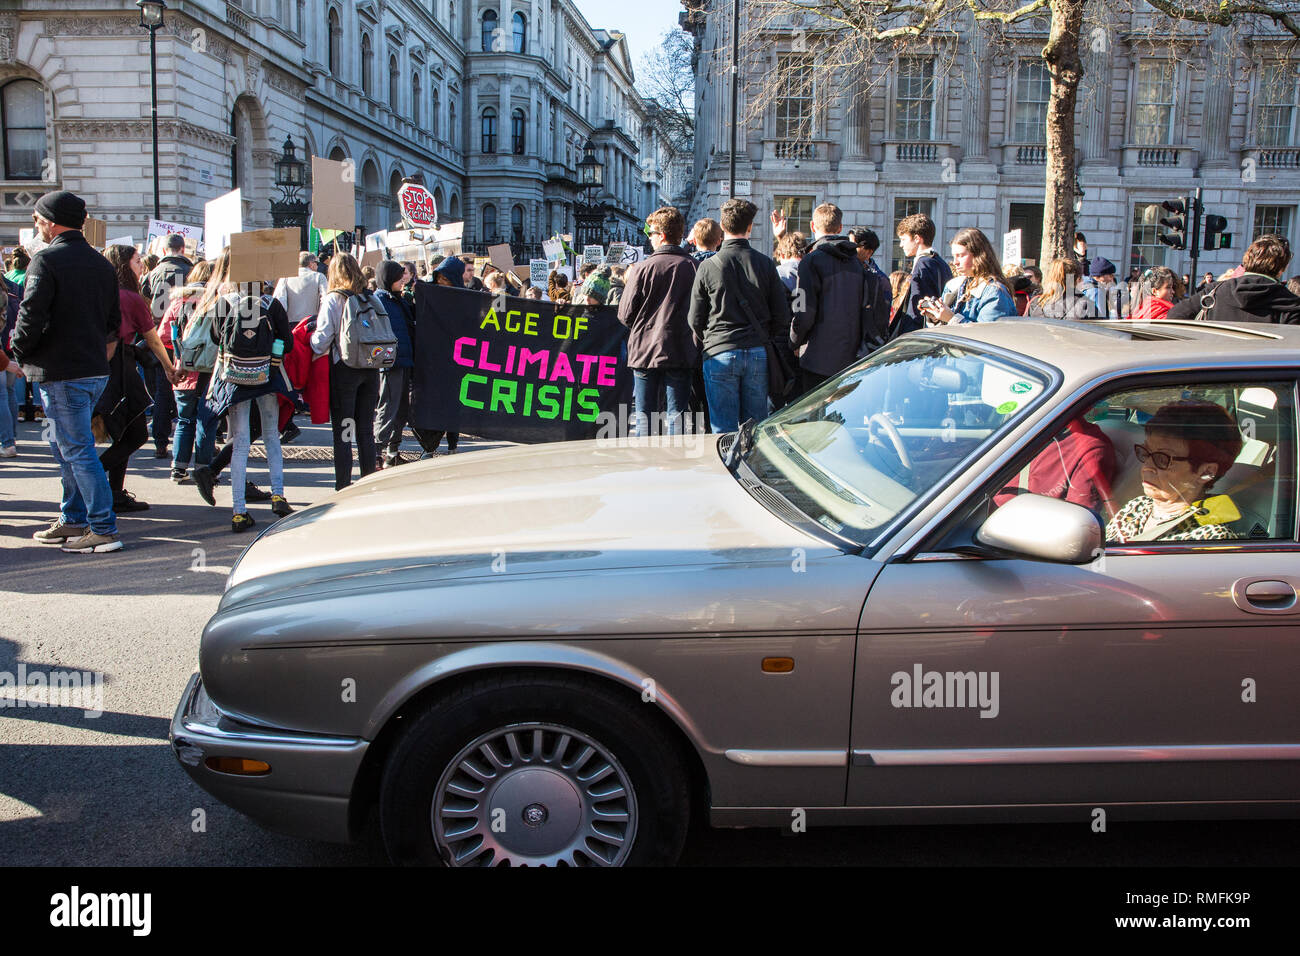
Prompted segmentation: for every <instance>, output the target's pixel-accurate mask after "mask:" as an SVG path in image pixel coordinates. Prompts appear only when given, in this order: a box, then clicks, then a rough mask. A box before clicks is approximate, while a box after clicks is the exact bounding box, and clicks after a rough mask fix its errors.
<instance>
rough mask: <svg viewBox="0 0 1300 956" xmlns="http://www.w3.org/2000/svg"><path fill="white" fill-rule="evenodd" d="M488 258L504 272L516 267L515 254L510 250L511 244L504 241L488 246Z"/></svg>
mask: <svg viewBox="0 0 1300 956" xmlns="http://www.w3.org/2000/svg"><path fill="white" fill-rule="evenodd" d="M488 259H490V260H491V262H492V264H493V265H494V266H496V267H497V268H498V269H500V270H501V271H502V272H509V271H510V270H511V269H513V268H514V267H515V255H514V253H513V252H511V251H510V246H509V245H507V244H506V243H504V242H503V243H500V244H498V245H495V246H488Z"/></svg>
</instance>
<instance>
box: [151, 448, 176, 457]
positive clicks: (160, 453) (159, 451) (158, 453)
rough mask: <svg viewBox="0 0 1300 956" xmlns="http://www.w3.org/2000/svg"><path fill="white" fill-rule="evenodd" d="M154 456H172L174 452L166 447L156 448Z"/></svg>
mask: <svg viewBox="0 0 1300 956" xmlns="http://www.w3.org/2000/svg"><path fill="white" fill-rule="evenodd" d="M153 456H154V457H155V458H170V457H171V456H172V453H171V452H169V451H168V450H167V449H166V448H155V449H154V452H153Z"/></svg>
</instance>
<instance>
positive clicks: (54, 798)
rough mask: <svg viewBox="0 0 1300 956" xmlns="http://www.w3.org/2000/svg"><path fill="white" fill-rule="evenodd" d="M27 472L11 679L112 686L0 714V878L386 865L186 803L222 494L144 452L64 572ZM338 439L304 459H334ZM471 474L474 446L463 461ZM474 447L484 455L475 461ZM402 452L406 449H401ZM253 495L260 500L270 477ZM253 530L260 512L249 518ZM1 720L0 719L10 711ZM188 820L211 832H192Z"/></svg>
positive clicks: (759, 861) (1141, 840) (789, 839)
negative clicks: (73, 679)
mask: <svg viewBox="0 0 1300 956" xmlns="http://www.w3.org/2000/svg"><path fill="white" fill-rule="evenodd" d="M19 438H20V443H19V448H20V452H21V455H20V457H19V458H17V459H0V674H4V673H8V674H17V673H18V672H19V668H20V666H22V667H25V668H26V669H27V670H28V671H32V670H36V669H40V670H75V671H89V672H99V673H102V674H103V675H104V684H103V704H102V709H103V714H102V715H101V716H98V717H88V716H86V715H85V713H84V712H83V710H82V709H72V708H35V709H27V708H23V709H19V708H15V707H13V706H9V707H0V864H6V865H45V866H50V865H56V866H57V865H78V866H97V865H109V866H111V865H122V864H128V865H171V866H220V865H231V864H233V865H288V866H336V865H351V866H358V865H361V866H365V865H371V864H375V865H379V864H383V863H384V862H386V858H385V856H384V853H383V850H382V848H381V847H380V846H379V842H378V838H377V835H376V833H375V832H374V828H373V824H372V827H371V829H370V831H369V832H368V833H367V834H366V839H365V840H364V841H363V842H362V843H361V844H359V845H356V846H335V845H331V844H324V843H312V842H307V841H301V840H296V839H290V838H287V837H281V836H277V835H275V834H271V833H267V832H265V831H263V830H262V829H260V828H259V827H258V826H256V825H255V824H253V823H252V822H250V821H249V820H247V819H246V818H244V817H243V816H241V815H240V814H238V813H235V812H234V811H232V810H228V809H226V808H225V807H224V806H222V805H221V804H220V803H218V802H217V801H215V800H213V799H212V798H211V797H209V796H208V795H207V794H206V793H204V792H203V791H201V790H200V789H199V788H197V787H196V786H194V785H193V784H192V783H191V782H190V780H189V778H188V777H187V776H185V774H184V773H183V772H182V771H181V769H180V768H179V766H178V765H177V764H176V761H175V759H174V758H173V757H172V754H171V750H170V747H169V746H168V744H167V728H168V722H169V720H170V718H171V715H172V713H173V711H174V710H175V707H176V703H177V700H178V698H179V697H180V694H181V692H182V690H183V689H184V687H185V683H186V681H187V680H188V679H189V676H190V674H191V673H192V672H193V670H194V668H195V661H196V657H197V651H198V639H199V634H200V633H201V631H202V628H203V625H204V623H205V622H206V621H207V619H208V617H209V616H210V615H211V613H212V612H213V611H214V610H215V609H216V606H217V600H218V597H219V595H220V592H221V588H222V586H223V584H224V581H225V575H226V572H227V571H228V570H229V568H230V566H231V564H232V563H233V562H234V560H235V558H236V557H237V556H238V554H239V551H240V550H241V548H242V547H243V546H245V545H246V544H247V543H248V541H249V540H251V537H252V536H251V535H242V536H236V535H234V534H232V533H231V532H230V523H229V522H230V510H229V507H230V506H229V501H230V498H229V491H228V488H227V486H225V485H222V486H219V488H218V492H217V503H218V506H217V507H215V508H213V507H209V506H208V505H207V504H205V503H204V502H203V501H202V500H201V499H200V498H199V496H198V493H197V491H196V490H195V489H194V486H193V485H184V486H177V485H174V484H172V483H171V482H170V480H169V479H168V470H169V463H168V462H165V461H158V460H156V459H154V458H153V457H152V446H151V445H147V446H146V447H145V448H144V449H142V450H141V451H140V452H139V453H137V455H136V457H135V459H134V460H133V461H132V464H131V472H130V474H129V476H128V480H127V488H128V489H129V490H131V491H133V492H134V493H135V494H136V495H137V496H138V497H139V498H141V499H143V500H145V501H148V502H150V503H151V504H152V505H153V507H152V508H151V509H150V510H149V511H147V512H141V513H139V514H137V515H131V516H126V517H123V518H121V519H119V520H120V530H121V532H122V535H123V540H124V542H125V548H124V549H123V550H122V551H121V552H118V553H116V554H110V555H70V554H63V553H62V552H61V551H59V550H58V549H52V548H45V547H41V546H39V545H37V544H35V543H34V542H33V541H32V540H31V536H32V534H33V533H34V532H36V531H38V530H40V529H41V528H42V527H44V526H45V525H46V524H47V523H48V522H49V521H50V520H52V519H53V518H54V517H55V516H56V515H57V504H56V499H57V496H58V487H59V486H58V479H57V470H56V469H55V467H54V465H53V462H52V460H51V458H50V455H49V451H48V447H47V446H45V445H43V444H41V443H40V441H39V438H40V425H39V423H33V424H22V425H21V426H20V436H19ZM327 441H328V429H327V427H319V428H304V437H303V438H302V439H300V442H299V445H298V446H295V447H301V446H310V445H314V446H318V447H319V446H324V445H325V444H326V443H327ZM461 447H462V451H461V454H473V453H474V450H475V444H474V443H472V442H464V443H462V446H461ZM480 447H481V446H480ZM408 451H409V449H408ZM286 474H287V485H288V489H289V490H288V497H289V500H290V502H291V503H292V504H294V505H295V506H300V505H306V504H308V503H310V502H313V501H316V500H319V499H320V498H322V497H324V496H326V495H328V494H330V493H331V491H332V488H333V466H332V464H331V463H330V462H329V461H328V460H325V459H323V456H322V458H321V459H320V460H314V461H307V460H294V461H291V462H289V463H288V464H287V472H286ZM250 477H251V478H252V480H253V481H255V482H256V483H258V484H259V485H260V486H262V487H266V485H267V476H266V471H265V468H264V466H263V463H262V462H261V461H256V460H255V461H254V462H252V467H251V468H250ZM250 510H251V512H252V514H253V516H254V518H255V519H256V520H257V521H258V522H259V524H260V523H262V522H263V521H270V520H271V519H272V516H271V513H270V509H269V507H268V506H267V505H253V506H251V509H250ZM0 703H3V702H0ZM196 811H202V814H201V816H202V817H203V822H204V827H203V828H202V830H197V829H196V828H195V826H194V825H193V824H194V821H195V819H196ZM1298 861H1300V823H1295V822H1289V821H1285V822H1270V821H1260V822H1251V823H1228V824H1222V823H1218V824H1201V823H1179V824H1136V823H1129V824H1126V823H1122V822H1114V823H1112V825H1111V826H1110V828H1109V830H1108V832H1107V833H1104V834H1097V833H1093V832H1092V831H1091V829H1090V827H1089V826H1088V825H1087V823H1086V822H1080V823H1077V824H1070V825H1050V826H1046V825H1033V826H967V827H894V828H863V829H835V828H820V829H819V828H816V827H814V828H812V829H810V830H809V831H808V832H806V833H801V834H782V833H777V832H773V831H749V830H746V831H736V830H708V829H707V828H703V827H701V828H698V829H697V831H696V832H695V833H694V834H693V835H692V838H691V840H690V841H689V843H688V846H687V850H686V853H685V857H684V860H683V862H684V863H687V864H691V865H706V866H707V865H716V864H731V865H746V866H753V865H776V864H803V865H818V864H831V865H835V864H882V865H900V866H913V865H920V866H953V865H957V866H967V865H990V864H991V865H1016V864H1022V865H1053V864H1061V863H1073V864H1077V865H1106V866H1114V865H1124V866H1138V865H1167V864H1181V865H1211V864H1212V865H1252V866H1259V865H1294V864H1295V863H1296V862H1298Z"/></svg>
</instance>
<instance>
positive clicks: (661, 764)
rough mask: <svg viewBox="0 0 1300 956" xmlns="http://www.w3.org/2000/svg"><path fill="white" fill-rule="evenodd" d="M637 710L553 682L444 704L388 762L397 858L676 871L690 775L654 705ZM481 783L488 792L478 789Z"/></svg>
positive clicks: (391, 844)
mask: <svg viewBox="0 0 1300 956" xmlns="http://www.w3.org/2000/svg"><path fill="white" fill-rule="evenodd" d="M629 700H631V701H635V700H636V698H634V697H633V698H624V697H623V696H620V695H619V694H617V692H616V691H614V690H612V689H610V688H608V687H603V686H600V685H599V684H596V683H594V682H589V681H585V680H582V679H580V678H573V677H567V676H563V675H551V674H547V675H538V676H536V677H524V676H520V675H511V676H502V677H494V678H483V679H480V680H476V681H474V682H473V683H470V684H467V685H465V686H463V687H460V688H458V689H457V690H455V691H454V692H453V693H451V694H450V695H449V696H447V697H444V698H442V699H440V700H437V701H436V702H435V703H434V704H433V705H432V706H430V707H429V709H427V710H425V711H424V712H422V713H421V714H419V715H418V716H416V717H415V718H414V719H413V720H412V723H411V726H409V727H408V728H407V729H406V730H405V731H404V732H403V733H402V735H401V737H400V739H399V740H398V741H397V742H396V744H395V745H394V747H393V750H392V752H391V754H390V756H389V758H388V760H387V761H386V763H385V765H384V771H383V776H382V779H381V781H380V793H379V822H380V830H381V832H382V834H383V839H384V845H385V848H386V849H387V851H388V855H389V857H390V858H391V859H392V861H393V862H394V863H397V864H404V865H440V864H444V865H479V866H498V865H559V866H564V865H579V866H581V865H616V866H638V865H639V866H647V865H671V864H672V863H674V862H676V860H677V857H678V856H679V855H680V853H681V849H682V845H683V843H684V842H685V839H686V832H687V828H688V825H689V823H690V788H689V781H688V772H687V769H686V765H685V762H684V760H683V758H682V755H681V753H680V752H679V750H678V748H677V747H676V746H675V745H674V744H673V742H672V741H670V740H669V739H667V736H666V734H665V733H664V732H663V731H662V730H661V729H660V727H659V726H658V725H657V722H656V720H655V717H654V714H653V713H652V712H650V711H646V710H641V708H645V707H652V706H654V705H653V704H640V703H630V702H629ZM566 738H567V742H566ZM484 747H486V748H487V749H486V750H485V749H484ZM588 748H590V750H591V755H590V756H586V755H587V753H588ZM484 754H486V755H487V756H483V755H484ZM488 758H495V759H488ZM503 765H504V766H503ZM481 778H487V779H481ZM587 780H592V781H593V782H592V783H590V784H588V783H587V782H586V781H587ZM475 787H482V791H481V792H475V793H474V794H468V793H467V791H470V790H474V788H475ZM620 791H623V792H625V794H626V795H625V796H624V797H620V796H619V793H620ZM435 800H436V801H437V802H435ZM458 814H459V816H457V815H458ZM620 816H622V817H624V818H625V819H622V820H620V819H619V817H620ZM467 828H468V829H467ZM498 831H499V832H498ZM629 834H630V836H631V843H630V845H629V844H628V842H627V837H628V836H629Z"/></svg>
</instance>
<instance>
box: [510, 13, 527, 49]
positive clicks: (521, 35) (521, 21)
mask: <svg viewBox="0 0 1300 956" xmlns="http://www.w3.org/2000/svg"><path fill="white" fill-rule="evenodd" d="M512 21H513V23H514V28H515V33H514V41H515V46H514V51H515V52H516V53H527V52H528V18H527V17H526V16H524V15H523V14H522V13H516V14H515V15H514V17H513V18H512Z"/></svg>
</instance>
